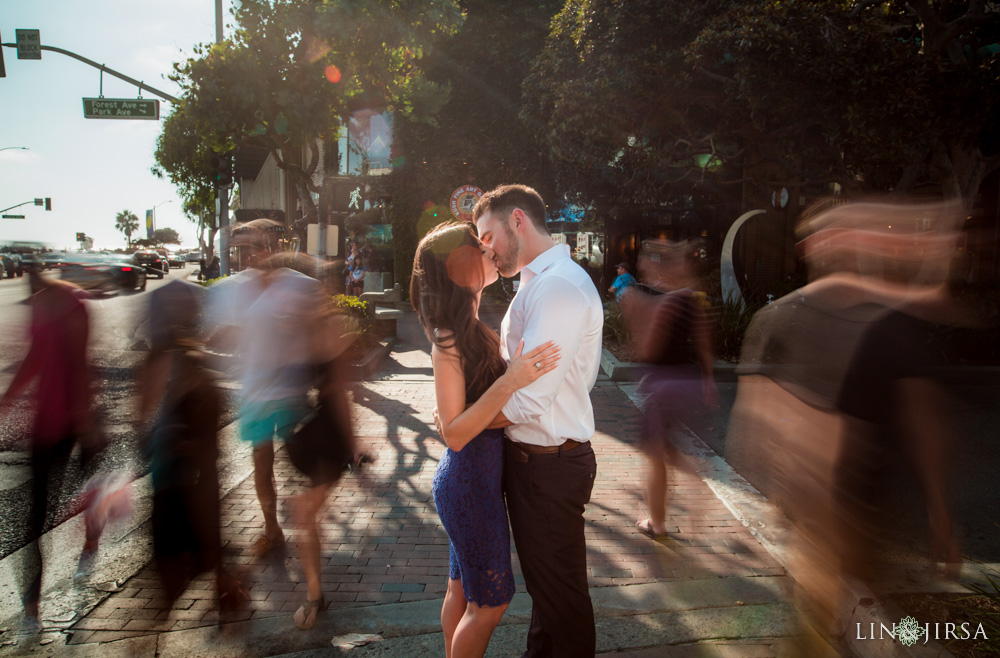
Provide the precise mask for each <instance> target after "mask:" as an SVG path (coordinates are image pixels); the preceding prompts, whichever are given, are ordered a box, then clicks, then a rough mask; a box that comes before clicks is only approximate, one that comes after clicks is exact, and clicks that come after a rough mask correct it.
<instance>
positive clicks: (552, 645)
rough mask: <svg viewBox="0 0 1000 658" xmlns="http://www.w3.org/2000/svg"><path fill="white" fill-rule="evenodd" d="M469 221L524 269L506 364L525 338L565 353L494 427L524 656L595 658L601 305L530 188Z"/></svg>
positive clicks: (528, 345)
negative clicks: (587, 530) (587, 527)
mask: <svg viewBox="0 0 1000 658" xmlns="http://www.w3.org/2000/svg"><path fill="white" fill-rule="evenodd" d="M473 217H474V218H475V221H476V225H477V227H478V229H479V237H480V239H481V240H482V241H483V243H484V244H485V245H486V246H488V247H490V248H491V249H492V250H493V251H494V252H495V256H494V260H495V262H496V265H497V269H498V270H499V272H500V274H501V275H502V276H505V277H512V276H514V275H515V274H517V273H518V272H520V273H521V284H520V288H519V290H518V292H517V295H515V297H514V299H513V301H512V302H511V304H510V307H509V308H508V309H507V314H506V315H505V316H504V319H503V324H502V325H501V328H500V345H501V352H502V353H503V356H504V358H505V359H508V360H509V359H510V355H511V354H513V353H514V351H515V350H516V349H517V345H518V343H519V342H520V341H521V340H522V339H523V340H524V349H525V351H527V350H530V349H532V348H534V347H537V346H538V345H541V344H542V343H544V342H546V341H549V340H554V341H555V342H556V343H557V344H558V345H559V346H560V347H561V348H562V359H560V361H559V365H558V367H557V368H556V370H554V371H553V372H550V373H548V374H546V375H545V376H543V377H541V378H540V379H538V380H537V381H536V382H534V383H533V384H531V385H529V386H526V387H524V388H522V389H520V390H518V391H517V392H515V393H514V395H513V396H512V397H511V399H510V401H509V402H508V403H507V404H506V405H504V408H503V412H502V413H501V415H500V416H499V417H498V419H497V422H496V423H495V424H494V426H497V425H502V424H510V427H508V428H507V438H506V439H505V441H504V476H503V477H504V494H505V496H506V499H507V510H508V514H509V516H510V525H511V530H512V532H513V535H514V543H515V545H516V546H517V555H518V559H519V560H520V563H521V570H522V572H523V573H524V581H525V585H526V586H527V588H528V593H529V594H530V595H531V600H532V611H531V627H530V629H529V631H528V647H527V651H525V653H524V656H532V657H534V656H593V655H594V652H595V646H596V635H595V630H594V609H593V606H592V604H591V602H590V593H589V591H588V589H587V547H586V544H585V540H584V520H583V513H584V507H585V506H586V504H587V503H588V502H590V494H591V491H592V490H593V487H594V477H595V476H596V473H597V462H596V459H595V458H594V451H593V449H592V448H591V446H590V438H591V436H593V434H594V409H593V406H592V404H591V402H590V389H591V388H593V386H594V382H595V381H596V380H597V371H598V368H599V366H600V355H601V337H602V331H603V326H604V312H603V308H602V306H601V298H600V295H599V294H598V292H597V289H596V288H595V287H594V284H593V281H592V280H591V278H590V276H588V274H587V272H586V271H584V269H583V268H582V267H580V266H579V265H577V264H576V263H575V262H573V259H572V258H570V254H569V247H567V246H566V245H561V244H557V243H556V242H555V241H554V240H553V239H552V237H551V236H550V235H549V232H548V229H547V228H546V226H545V202H544V201H542V198H541V196H539V194H538V193H537V192H536V191H535V190H533V189H532V188H530V187H526V186H524V185H504V186H501V187H498V188H496V189H494V190H491V191H490V192H488V193H486V194H485V195H483V197H482V198H481V199H480V200H479V203H477V204H476V207H475V210H474V211H473Z"/></svg>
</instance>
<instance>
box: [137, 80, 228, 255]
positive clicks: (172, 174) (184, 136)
mask: <svg viewBox="0 0 1000 658" xmlns="http://www.w3.org/2000/svg"><path fill="white" fill-rule="evenodd" d="M154 155H155V158H156V165H155V166H154V167H153V173H154V174H155V175H157V176H159V177H161V178H162V177H164V176H167V177H169V179H170V182H171V183H173V184H174V186H175V187H176V188H177V192H178V194H179V195H180V197H181V198H182V199H183V200H184V202H183V208H184V214H185V215H186V216H187V217H188V219H190V220H191V221H193V222H194V223H195V224H196V225H197V226H198V243H199V245H198V246H199V247H200V249H201V251H203V252H204V253H205V254H206V257H207V258H208V259H209V260H211V259H212V256H213V255H214V251H215V236H216V234H217V233H218V230H219V227H218V225H217V221H216V217H215V187H214V183H213V179H212V176H213V174H214V169H213V168H212V165H211V158H212V155H213V153H212V149H211V146H210V145H209V144H208V143H207V142H206V141H205V138H204V135H202V134H201V133H199V123H198V122H197V121H196V120H195V119H194V117H193V116H192V115H191V113H190V112H189V111H188V105H187V103H186V102H185V100H184V99H180V101H179V102H177V103H175V104H174V108H173V111H172V112H171V113H170V115H169V116H168V117H167V118H166V119H165V120H164V122H163V130H162V132H161V133H160V135H159V137H158V138H157V141H156V151H155V154H154Z"/></svg>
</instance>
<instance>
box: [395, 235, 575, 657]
mask: <svg viewBox="0 0 1000 658" xmlns="http://www.w3.org/2000/svg"><path fill="white" fill-rule="evenodd" d="M497 278H498V274H497V270H496V265H495V263H494V262H493V253H492V251H490V250H489V249H487V248H486V247H484V246H482V245H481V244H480V242H479V240H478V239H477V238H476V236H475V233H473V231H472V228H471V226H470V225H469V224H456V223H446V224H441V225H439V226H437V227H435V228H434V229H432V230H431V232H430V233H428V234H427V235H426V236H425V237H424V238H423V240H421V241H420V244H419V245H418V246H417V253H416V256H415V257H414V260H413V278H412V279H411V281H410V299H411V300H412V301H413V307H414V309H416V311H417V316H418V318H419V319H420V324H421V325H422V326H423V328H424V331H425V332H426V333H427V337H428V338H429V339H430V340H431V343H432V348H431V361H432V363H433V365H434V391H435V396H436V401H437V411H436V420H437V422H438V428H439V430H440V432H441V438H443V439H444V441H445V443H446V444H447V445H448V449H447V451H446V452H445V455H444V457H442V458H441V461H440V462H439V464H438V468H437V472H436V473H435V474H434V503H435V504H436V505H437V508H438V514H439V515H440V516H441V522H442V523H443V524H444V528H445V530H446V531H447V532H448V543H449V548H450V567H449V580H448V591H447V593H446V594H445V599H444V605H443V606H442V608H441V627H442V630H443V631H444V638H445V653H446V656H447V657H448V658H458V657H459V656H462V657H465V656H482V655H483V654H484V653H485V652H486V648H487V646H488V645H489V641H490V636H491V635H492V633H493V629H495V628H496V626H497V624H498V623H499V622H500V618H501V617H502V616H503V613H504V611H505V610H506V609H507V604H509V603H510V600H511V598H513V596H514V577H513V574H512V572H511V562H510V535H509V531H508V525H507V509H506V507H505V505H504V499H503V491H502V488H501V469H502V465H503V442H502V441H503V430H502V429H501V428H499V427H495V426H494V427H490V424H491V423H492V422H493V420H494V418H495V417H496V416H497V415H498V414H499V412H500V410H501V409H502V407H503V405H504V403H506V402H507V400H508V399H509V398H510V396H511V395H512V394H513V393H514V391H516V390H518V389H519V388H521V387H523V386H527V385H528V384H530V383H531V382H533V381H535V380H536V379H538V378H539V377H541V376H542V375H544V374H545V373H547V372H549V371H550V370H552V369H554V368H555V364H556V362H557V361H558V359H559V348H558V347H556V346H555V345H553V344H552V343H551V342H550V343H546V344H545V345H541V346H539V347H538V348H536V349H534V350H532V351H530V352H528V353H526V354H521V350H522V348H523V345H521V346H520V347H518V349H517V351H516V352H515V354H514V359H513V360H512V361H511V363H510V365H509V366H506V365H505V364H504V361H503V359H502V358H501V357H500V339H499V337H498V336H497V335H496V333H494V332H493V331H492V330H491V329H489V328H488V327H487V326H486V325H485V324H483V323H482V322H481V321H480V320H479V315H478V312H479V300H480V296H481V294H482V291H483V288H484V287H485V286H487V285H489V284H491V283H493V282H494V281H496V280H497Z"/></svg>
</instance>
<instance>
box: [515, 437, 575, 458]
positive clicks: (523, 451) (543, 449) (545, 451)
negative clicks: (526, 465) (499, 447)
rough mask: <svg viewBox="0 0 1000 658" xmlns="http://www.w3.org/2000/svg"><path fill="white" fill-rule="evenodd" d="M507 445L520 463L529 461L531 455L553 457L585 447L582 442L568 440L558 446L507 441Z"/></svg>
mask: <svg viewBox="0 0 1000 658" xmlns="http://www.w3.org/2000/svg"><path fill="white" fill-rule="evenodd" d="M507 445H508V446H510V448H511V451H512V452H513V454H514V457H515V458H517V460H518V461H522V462H526V461H528V457H529V456H530V455H551V454H555V453H562V452H565V451H567V450H572V449H573V448H575V447H577V446H580V445H583V443H581V442H580V441H574V440H573V439H566V440H565V441H563V442H562V443H561V444H559V445H557V446H536V445H534V444H531V443H517V442H515V441H511V440H510V439H507Z"/></svg>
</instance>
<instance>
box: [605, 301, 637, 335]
mask: <svg viewBox="0 0 1000 658" xmlns="http://www.w3.org/2000/svg"><path fill="white" fill-rule="evenodd" d="M604 340H606V341H608V340H610V341H614V342H616V343H622V344H628V343H629V342H630V341H631V340H632V334H631V332H629V329H628V322H627V321H626V320H625V316H624V315H622V309H621V307H620V306H619V305H618V303H617V302H608V303H607V304H606V305H605V307H604Z"/></svg>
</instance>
